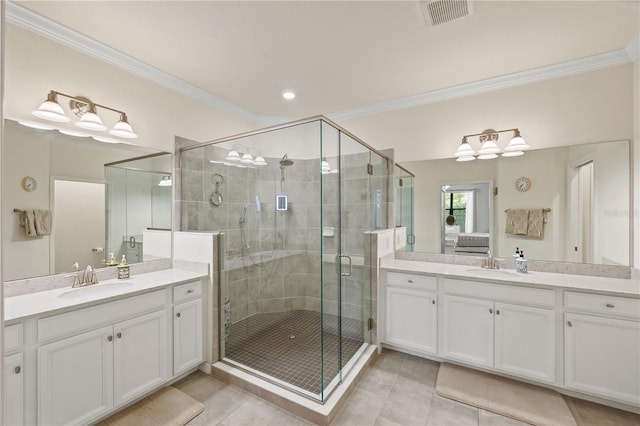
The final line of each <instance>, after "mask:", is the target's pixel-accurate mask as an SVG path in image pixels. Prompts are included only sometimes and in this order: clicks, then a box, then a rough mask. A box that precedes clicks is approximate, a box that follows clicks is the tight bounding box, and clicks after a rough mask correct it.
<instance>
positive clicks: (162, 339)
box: [37, 289, 171, 425]
mask: <svg viewBox="0 0 640 426" xmlns="http://www.w3.org/2000/svg"><path fill="white" fill-rule="evenodd" d="M169 297H170V296H169V290H168V289H164V290H158V291H154V292H152V293H147V294H142V295H139V296H133V297H130V298H128V299H123V300H119V301H114V302H109V303H105V304H102V305H97V306H93V307H89V308H84V309H78V310H76V311H72V312H67V313H63V314H60V315H55V316H52V317H47V318H42V319H39V320H38V326H37V327H38V342H42V343H44V344H41V345H40V346H39V347H38V348H37V368H38V375H37V395H38V397H37V400H38V403H37V414H38V416H37V418H38V424H42V425H49V424H65V425H67V424H85V423H88V422H90V421H91V420H94V419H97V418H98V417H100V416H101V415H103V414H105V413H107V412H108V411H110V410H111V409H112V408H114V407H118V406H120V405H122V404H124V403H126V402H127V401H130V400H132V399H133V398H135V397H137V396H139V395H142V394H144V393H145V392H147V391H150V390H152V389H153V388H155V387H157V386H158V385H160V384H162V383H163V382H165V381H166V380H167V379H168V378H169V377H170V356H171V353H170V346H169V336H170V333H169V328H168V325H169V322H168V315H169V303H170V299H169ZM47 342H48V343H47Z"/></svg>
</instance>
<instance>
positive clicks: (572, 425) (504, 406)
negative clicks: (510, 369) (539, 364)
mask: <svg viewBox="0 0 640 426" xmlns="http://www.w3.org/2000/svg"><path fill="white" fill-rule="evenodd" d="M436 392H437V393H438V394H439V395H441V396H443V397H445V398H450V399H454V400H456V401H459V402H462V403H464V404H469V405H473V406H475V407H478V408H482V409H483V410H487V411H491V412H494V413H497V414H500V415H502V416H506V417H511V418H512V419H516V420H519V421H521V422H525V423H529V424H532V425H540V426H543V425H544V426H546V425H553V426H561V425H562V426H576V421H575V419H574V417H573V415H572V414H571V410H570V409H569V406H568V405H567V403H566V401H565V400H564V398H563V397H562V395H560V394H559V393H558V392H556V391H553V390H551V389H547V388H543V387H540V386H535V385H531V384H528V383H522V382H519V381H517V380H512V379H507V378H504V377H500V376H496V375H493V374H489V373H485V372H482V371H477V370H473V369H470V368H465V367H460V366H457V365H453V364H447V363H443V364H441V365H440V369H439V370H438V378H437V380H436Z"/></svg>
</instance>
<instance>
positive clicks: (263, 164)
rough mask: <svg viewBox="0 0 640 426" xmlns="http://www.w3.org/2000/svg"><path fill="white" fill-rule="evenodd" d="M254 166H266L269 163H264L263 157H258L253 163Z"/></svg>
mask: <svg viewBox="0 0 640 426" xmlns="http://www.w3.org/2000/svg"><path fill="white" fill-rule="evenodd" d="M253 164H255V165H256V166H266V165H267V162H266V161H264V157H263V156H261V155H258V156H257V157H256V159H255V160H254V161H253Z"/></svg>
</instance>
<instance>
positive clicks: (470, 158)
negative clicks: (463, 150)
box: [456, 155, 476, 161]
mask: <svg viewBox="0 0 640 426" xmlns="http://www.w3.org/2000/svg"><path fill="white" fill-rule="evenodd" d="M475 159H476V157H474V156H473V155H461V156H459V157H458V158H456V161H473V160H475Z"/></svg>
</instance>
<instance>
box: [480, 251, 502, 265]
mask: <svg viewBox="0 0 640 426" xmlns="http://www.w3.org/2000/svg"><path fill="white" fill-rule="evenodd" d="M481 268H482V269H500V262H499V260H498V259H494V258H493V256H492V255H491V250H488V251H487V257H486V258H484V259H482V266H481Z"/></svg>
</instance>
